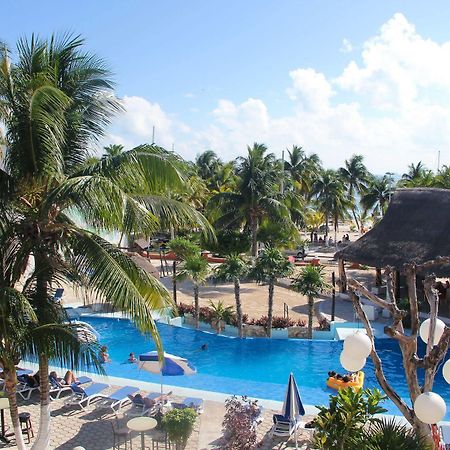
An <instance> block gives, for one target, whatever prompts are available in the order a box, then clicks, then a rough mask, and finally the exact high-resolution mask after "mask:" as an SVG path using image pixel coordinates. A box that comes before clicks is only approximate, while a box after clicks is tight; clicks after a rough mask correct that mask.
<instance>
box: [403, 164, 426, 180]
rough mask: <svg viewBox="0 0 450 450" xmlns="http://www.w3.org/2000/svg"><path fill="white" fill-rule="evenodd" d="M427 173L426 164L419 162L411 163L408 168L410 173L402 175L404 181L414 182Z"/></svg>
mask: <svg viewBox="0 0 450 450" xmlns="http://www.w3.org/2000/svg"><path fill="white" fill-rule="evenodd" d="M425 171H426V167H425V164H424V163H423V162H422V161H419V162H418V163H417V164H414V163H411V164H410V165H409V166H408V172H407V173H404V174H403V175H402V180H405V181H413V180H416V179H419V178H421V177H422V176H423V174H424V172H425Z"/></svg>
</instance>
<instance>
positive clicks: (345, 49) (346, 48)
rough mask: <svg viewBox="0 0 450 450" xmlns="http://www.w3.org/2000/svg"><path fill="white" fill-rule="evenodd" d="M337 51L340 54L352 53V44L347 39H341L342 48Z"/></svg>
mask: <svg viewBox="0 0 450 450" xmlns="http://www.w3.org/2000/svg"><path fill="white" fill-rule="evenodd" d="M339 51H340V52H342V53H350V52H352V51H353V45H352V43H351V42H350V41H349V40H348V39H347V38H344V39H342V46H341V48H340V49H339Z"/></svg>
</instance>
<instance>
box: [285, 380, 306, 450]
mask: <svg viewBox="0 0 450 450" xmlns="http://www.w3.org/2000/svg"><path fill="white" fill-rule="evenodd" d="M281 413H282V415H283V417H284V418H285V419H286V421H289V422H291V423H295V424H296V423H297V421H298V420H299V419H300V416H304V415H305V408H304V407H303V403H302V399H301V398H300V393H299V391H298V387H297V383H296V381H295V378H294V375H293V374H292V373H291V374H290V375H289V382H288V385H287V389H286V396H285V398H284V403H283V409H282V410H281ZM295 447H296V448H297V425H295Z"/></svg>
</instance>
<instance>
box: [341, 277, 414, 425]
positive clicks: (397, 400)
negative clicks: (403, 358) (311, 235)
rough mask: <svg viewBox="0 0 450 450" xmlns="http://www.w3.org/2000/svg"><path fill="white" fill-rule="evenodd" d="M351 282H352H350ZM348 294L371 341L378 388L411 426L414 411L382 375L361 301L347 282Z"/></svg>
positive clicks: (380, 364) (379, 359) (370, 329)
mask: <svg viewBox="0 0 450 450" xmlns="http://www.w3.org/2000/svg"><path fill="white" fill-rule="evenodd" d="M351 281H352V282H353V281H354V280H351ZM349 286H350V288H349V294H350V298H351V299H352V301H353V306H354V307H355V310H356V312H357V314H358V316H359V317H360V319H361V321H362V322H363V324H364V327H365V329H366V332H367V336H369V338H370V340H371V341H372V351H371V353H370V356H371V358H372V361H373V365H374V366H375V375H376V377H377V380H378V382H379V383H380V386H381V387H382V389H383V391H384V392H385V393H386V395H387V396H388V397H389V398H390V399H391V400H392V402H394V404H395V405H396V406H397V408H398V409H399V410H400V411H401V412H402V414H403V416H404V417H405V418H406V419H407V420H408V422H409V423H410V424H411V425H414V417H415V414H414V411H413V410H412V409H411V408H410V407H409V406H408V405H407V404H406V403H405V402H404V401H403V400H402V398H401V397H400V396H399V395H398V394H397V392H396V391H395V390H394V389H393V388H392V386H391V385H390V384H389V383H388V381H387V380H386V377H385V375H384V371H383V366H382V362H381V358H380V357H379V356H378V353H377V351H376V349H375V342H374V335H373V331H372V327H371V326H370V322H369V319H368V318H367V315H366V313H365V312H364V310H363V309H362V305H361V300H360V298H359V296H358V295H357V294H356V292H355V290H354V288H353V285H352V284H351V283H350V280H349Z"/></svg>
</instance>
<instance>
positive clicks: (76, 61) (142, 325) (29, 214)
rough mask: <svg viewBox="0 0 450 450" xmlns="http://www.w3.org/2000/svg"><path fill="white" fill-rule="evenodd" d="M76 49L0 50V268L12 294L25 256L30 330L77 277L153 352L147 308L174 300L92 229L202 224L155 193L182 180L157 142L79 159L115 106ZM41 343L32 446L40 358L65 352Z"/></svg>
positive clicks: (52, 43)
mask: <svg viewBox="0 0 450 450" xmlns="http://www.w3.org/2000/svg"><path fill="white" fill-rule="evenodd" d="M82 46H83V40H82V39H80V38H79V37H71V36H64V37H63V38H62V39H58V38H54V37H52V38H51V39H50V40H48V41H46V40H40V39H38V38H36V37H34V36H32V38H31V39H30V40H29V41H28V40H25V39H23V40H20V41H19V43H18V49H17V50H18V51H17V55H18V61H17V63H12V62H11V60H10V57H9V55H10V54H9V52H8V51H7V50H4V49H2V50H1V51H0V105H1V107H0V120H1V121H2V125H3V126H4V128H5V130H6V133H5V136H6V141H7V146H6V151H5V156H4V161H3V165H2V168H1V170H0V184H1V186H2V189H1V191H0V235H1V237H0V239H1V245H2V247H3V248H8V249H10V251H9V252H8V258H7V261H6V263H7V264H8V265H9V267H8V270H10V271H12V273H13V276H11V277H9V279H8V280H7V281H8V283H10V285H9V286H5V287H10V288H12V287H14V286H15V282H16V281H17V280H18V279H19V278H21V277H22V275H23V274H24V271H25V269H26V268H27V266H28V263H29V262H30V260H34V270H33V271H32V273H31V275H29V276H28V278H27V279H26V280H25V283H24V288H23V290H22V294H23V296H25V297H26V298H27V299H28V301H29V302H30V304H31V305H32V308H33V310H34V312H35V315H36V319H37V327H38V328H39V327H44V329H50V328H49V327H50V326H53V324H55V323H56V324H57V325H62V323H63V320H66V319H67V318H66V317H65V316H63V315H61V314H60V313H59V312H58V310H56V309H55V308H54V307H52V305H51V298H52V296H53V294H54V290H55V288H56V287H57V286H58V284H59V283H60V282H62V281H64V280H69V281H70V280H71V279H73V278H76V279H80V278H82V277H83V278H84V279H85V283H86V288H88V289H90V291H91V292H92V293H93V294H94V295H95V296H97V297H99V298H100V299H107V300H108V301H109V302H111V303H112V305H113V306H114V307H115V308H117V309H121V310H123V311H124V312H125V313H126V314H128V315H129V317H130V318H131V319H133V320H134V321H135V323H136V324H137V326H138V328H139V329H140V330H141V331H142V332H146V333H151V334H152V335H153V337H154V339H155V341H156V344H157V348H158V349H159V350H160V351H162V347H161V342H160V340H159V336H158V333H157V330H156V326H155V323H154V321H153V318H152V314H151V313H152V311H154V310H159V309H161V308H165V307H166V306H168V305H170V304H171V300H170V296H169V294H168V292H167V290H166V289H165V288H164V287H163V286H162V285H161V284H160V283H159V282H158V281H157V280H156V279H154V278H153V277H151V276H150V275H148V274H146V273H145V272H144V271H143V270H141V269H140V268H139V267H137V266H136V265H135V264H134V263H133V261H132V260H131V259H130V258H129V257H128V256H127V255H125V254H124V253H122V252H121V251H120V250H119V249H118V248H117V247H115V246H113V245H111V244H110V243H109V242H107V241H105V240H104V239H102V238H101V237H99V236H98V235H97V234H96V233H95V231H97V230H106V231H122V232H126V233H127V234H128V233H130V232H143V233H146V234H150V233H151V232H152V231H155V230H156V229H157V228H159V227H160V226H161V224H165V223H171V222H172V223H185V224H186V223H191V224H194V223H197V224H198V223H199V220H200V221H203V223H204V224H206V221H205V219H204V218H203V219H201V217H202V216H201V215H200V214H199V213H197V212H196V211H195V210H193V209H192V208H189V207H188V206H187V205H184V204H180V203H178V202H173V201H166V199H165V198H163V197H161V196H160V195H159V194H160V193H161V192H164V191H166V190H168V189H169V188H181V186H182V185H183V181H182V178H181V176H180V174H179V172H178V170H177V169H176V168H175V167H174V166H173V164H172V163H171V162H170V160H168V159H167V158H166V156H165V153H164V152H163V151H162V150H161V149H158V148H157V147H152V146H141V147H138V148H136V149H133V150H131V151H127V152H122V153H121V154H120V155H118V156H114V157H113V156H112V157H108V158H105V159H101V160H99V161H97V162H95V161H92V163H90V164H86V160H87V158H88V157H89V156H90V154H89V147H90V145H91V143H92V142H93V141H95V140H97V139H98V138H99V137H100V136H101V135H102V134H103V132H104V129H105V127H106V125H107V124H108V123H109V121H110V118H111V116H112V115H113V114H114V113H116V112H119V111H120V110H121V108H120V106H119V104H118V102H117V100H116V99H115V97H114V96H113V95H112V94H111V89H112V86H113V85H112V82H111V80H110V74H109V71H108V70H107V69H106V68H105V65H104V63H103V62H102V61H101V60H99V59H98V58H97V57H95V56H93V55H90V54H88V53H85V52H84V50H83V49H82ZM80 222H82V223H84V224H86V225H87V227H89V229H86V228H84V227H83V226H81V225H80V224H79V223H80ZM92 230H95V231H92ZM54 333H55V335H56V333H57V330H56V328H55V329H54ZM60 334H61V333H60ZM44 341H45V345H40V346H39V347H38V346H36V347H33V348H34V350H35V351H36V355H35V356H36V358H37V360H38V361H39V372H40V375H41V376H40V381H41V385H40V395H41V416H40V428H39V435H38V437H37V440H36V442H35V444H34V448H35V449H46V448H48V442H49V436H50V432H49V427H50V408H49V396H48V391H49V383H48V361H49V357H52V356H53V355H56V356H58V357H62V356H61V355H62V353H61V349H59V348H58V347H55V345H56V343H57V341H56V340H55V339H53V338H51V337H50V336H48V337H47V338H46V339H45V340H44ZM63 342H64V341H63ZM56 360H57V361H58V358H57V359H56ZM59 361H62V359H59ZM14 370H15V369H14ZM12 376H13V377H14V376H15V375H14V374H13V375H12Z"/></svg>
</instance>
